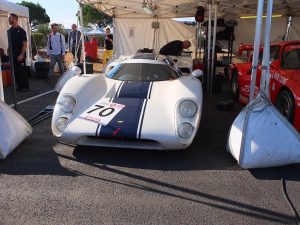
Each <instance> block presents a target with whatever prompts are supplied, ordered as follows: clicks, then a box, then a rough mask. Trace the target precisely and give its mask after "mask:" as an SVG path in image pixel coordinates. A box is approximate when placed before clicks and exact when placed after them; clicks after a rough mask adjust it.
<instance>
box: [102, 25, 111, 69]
mask: <svg viewBox="0 0 300 225" xmlns="http://www.w3.org/2000/svg"><path fill="white" fill-rule="evenodd" d="M112 55H113V35H112V34H111V33H110V29H109V28H106V29H105V38H104V52H103V68H104V66H105V64H106V59H107V58H109V59H111V58H112Z"/></svg>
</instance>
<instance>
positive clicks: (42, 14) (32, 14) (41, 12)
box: [18, 1, 50, 30]
mask: <svg viewBox="0 0 300 225" xmlns="http://www.w3.org/2000/svg"><path fill="white" fill-rule="evenodd" d="M18 4H20V5H23V6H26V7H28V8H29V21H30V25H31V29H33V30H35V29H36V28H37V26H38V25H39V24H43V23H50V18H49V16H48V15H47V13H46V10H45V9H44V8H43V7H42V6H41V5H40V4H39V3H37V4H35V3H32V2H27V1H22V2H21V3H18Z"/></svg>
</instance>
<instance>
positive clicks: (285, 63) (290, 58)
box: [281, 48, 300, 69]
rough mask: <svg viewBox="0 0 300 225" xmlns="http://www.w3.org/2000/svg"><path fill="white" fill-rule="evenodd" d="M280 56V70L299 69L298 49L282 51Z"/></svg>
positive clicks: (299, 55) (299, 57)
mask: <svg viewBox="0 0 300 225" xmlns="http://www.w3.org/2000/svg"><path fill="white" fill-rule="evenodd" d="M282 56H283V57H282V61H281V67H282V69H300V48H297V49H291V50H289V51H284V52H283V55H282Z"/></svg>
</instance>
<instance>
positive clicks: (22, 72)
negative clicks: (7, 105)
mask: <svg viewBox="0 0 300 225" xmlns="http://www.w3.org/2000/svg"><path fill="white" fill-rule="evenodd" d="M8 22H9V24H10V25H11V28H10V29H9V32H10V34H11V46H10V47H11V48H12V57H13V66H14V72H15V78H16V83H17V91H21V92H24V91H28V89H29V83H28V76H27V75H28V74H27V70H26V65H25V59H26V48H27V36H26V31H25V30H24V29H23V28H21V27H20V26H19V24H18V16H17V15H16V14H14V13H10V14H9V16H8Z"/></svg>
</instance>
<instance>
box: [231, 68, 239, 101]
mask: <svg viewBox="0 0 300 225" xmlns="http://www.w3.org/2000/svg"><path fill="white" fill-rule="evenodd" d="M231 93H232V97H233V99H235V100H237V99H238V98H239V93H240V85H239V79H238V71H237V70H234V71H233V73H232V77H231Z"/></svg>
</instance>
